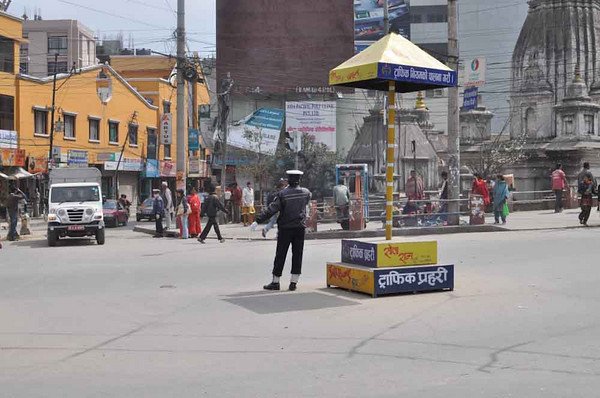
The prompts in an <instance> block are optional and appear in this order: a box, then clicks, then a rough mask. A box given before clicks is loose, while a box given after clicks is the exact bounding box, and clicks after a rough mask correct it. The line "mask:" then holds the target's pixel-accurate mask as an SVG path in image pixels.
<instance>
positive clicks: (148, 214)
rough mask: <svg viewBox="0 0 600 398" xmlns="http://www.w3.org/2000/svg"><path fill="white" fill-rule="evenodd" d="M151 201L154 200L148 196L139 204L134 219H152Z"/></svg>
mask: <svg viewBox="0 0 600 398" xmlns="http://www.w3.org/2000/svg"><path fill="white" fill-rule="evenodd" d="M153 202H154V199H152V198H148V199H146V200H144V202H143V203H142V204H141V205H139V206H138V208H137V214H136V216H135V219H136V220H138V221H142V220H149V221H154V214H153V212H152V204H153Z"/></svg>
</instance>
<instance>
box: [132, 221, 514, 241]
mask: <svg viewBox="0 0 600 398" xmlns="http://www.w3.org/2000/svg"><path fill="white" fill-rule="evenodd" d="M133 231H134V232H140V233H144V234H148V235H154V234H155V233H156V230H155V229H153V228H146V227H134V228H133ZM506 231H511V230H510V229H508V228H506V227H500V226H497V225H489V224H486V225H459V226H446V227H443V228H439V227H423V228H406V229H400V228H396V229H394V230H393V232H392V234H393V236H421V235H446V234H461V233H477V232H506ZM165 237H168V238H179V231H176V230H169V231H165ZM380 237H385V230H366V231H342V230H339V231H323V232H310V233H307V234H306V237H305V239H306V240H321V239H322V240H326V239H356V238H380ZM207 239H216V238H207ZM226 239H227V240H243V241H262V242H264V241H270V240H271V241H272V240H276V239H273V238H267V239H265V238H251V237H235V238H226Z"/></svg>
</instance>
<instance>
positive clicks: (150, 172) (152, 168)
mask: <svg viewBox="0 0 600 398" xmlns="http://www.w3.org/2000/svg"><path fill="white" fill-rule="evenodd" d="M158 177H160V171H159V167H158V160H156V159H148V160H146V178H158Z"/></svg>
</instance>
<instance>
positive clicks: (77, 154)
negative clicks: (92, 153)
mask: <svg viewBox="0 0 600 398" xmlns="http://www.w3.org/2000/svg"><path fill="white" fill-rule="evenodd" d="M88 164H89V161H88V152H87V151H78V150H75V149H69V150H68V151H67V166H69V167H88Z"/></svg>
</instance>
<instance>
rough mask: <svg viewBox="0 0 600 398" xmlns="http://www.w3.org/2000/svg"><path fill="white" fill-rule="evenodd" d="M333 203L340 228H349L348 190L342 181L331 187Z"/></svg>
mask: <svg viewBox="0 0 600 398" xmlns="http://www.w3.org/2000/svg"><path fill="white" fill-rule="evenodd" d="M333 205H334V206H335V215H336V221H337V222H338V223H339V224H340V225H341V226H342V229H344V230H347V229H350V190H349V189H348V187H347V186H346V185H344V182H343V181H341V180H340V183H339V184H337V185H336V186H335V187H333Z"/></svg>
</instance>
